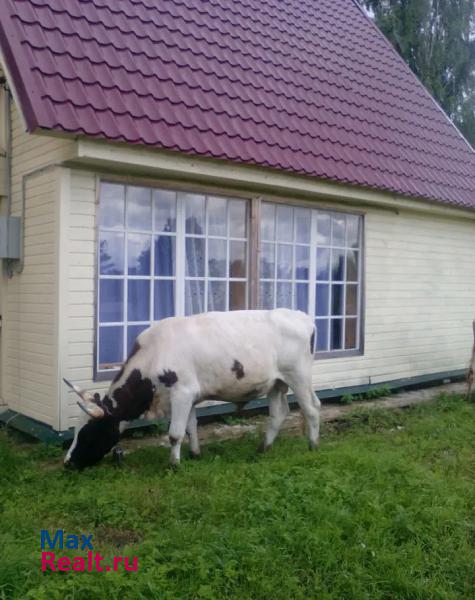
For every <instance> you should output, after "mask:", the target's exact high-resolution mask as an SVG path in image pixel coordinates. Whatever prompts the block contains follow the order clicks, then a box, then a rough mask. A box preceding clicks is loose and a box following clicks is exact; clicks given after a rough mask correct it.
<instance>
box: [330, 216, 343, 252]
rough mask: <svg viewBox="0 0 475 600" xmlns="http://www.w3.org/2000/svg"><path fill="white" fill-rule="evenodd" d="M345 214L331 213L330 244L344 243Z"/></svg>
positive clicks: (338, 244)
mask: <svg viewBox="0 0 475 600" xmlns="http://www.w3.org/2000/svg"><path fill="white" fill-rule="evenodd" d="M345 227H346V220H345V215H332V246H344V245H345Z"/></svg>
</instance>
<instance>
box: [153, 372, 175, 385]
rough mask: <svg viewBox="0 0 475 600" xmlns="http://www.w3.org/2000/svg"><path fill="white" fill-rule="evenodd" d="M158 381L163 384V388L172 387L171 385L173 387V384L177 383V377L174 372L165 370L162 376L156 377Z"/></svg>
mask: <svg viewBox="0 0 475 600" xmlns="http://www.w3.org/2000/svg"><path fill="white" fill-rule="evenodd" d="M158 380H159V381H160V382H161V383H163V385H164V386H165V387H172V385H175V383H176V382H177V381H178V376H177V374H176V373H175V371H170V369H167V370H166V371H164V372H163V374H162V375H159V376H158Z"/></svg>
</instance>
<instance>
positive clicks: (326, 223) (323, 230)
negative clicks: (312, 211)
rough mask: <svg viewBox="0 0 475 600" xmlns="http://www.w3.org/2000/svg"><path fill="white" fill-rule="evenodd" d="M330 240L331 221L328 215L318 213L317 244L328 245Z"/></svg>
mask: <svg viewBox="0 0 475 600" xmlns="http://www.w3.org/2000/svg"><path fill="white" fill-rule="evenodd" d="M330 242H331V221H330V215H325V214H322V213H319V214H318V219H317V244H318V245H319V246H329V245H330Z"/></svg>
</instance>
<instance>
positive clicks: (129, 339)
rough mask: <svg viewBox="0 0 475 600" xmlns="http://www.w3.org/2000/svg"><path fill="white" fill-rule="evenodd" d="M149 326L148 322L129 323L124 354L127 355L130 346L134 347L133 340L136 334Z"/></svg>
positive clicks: (130, 348)
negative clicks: (139, 323) (142, 323)
mask: <svg viewBox="0 0 475 600" xmlns="http://www.w3.org/2000/svg"><path fill="white" fill-rule="evenodd" d="M148 327H150V323H146V324H145V325H130V326H129V327H127V349H126V354H127V356H129V354H130V352H131V350H132V348H133V347H134V343H135V340H136V339H137V336H138V335H140V334H141V333H142V331H145V329H147V328H148Z"/></svg>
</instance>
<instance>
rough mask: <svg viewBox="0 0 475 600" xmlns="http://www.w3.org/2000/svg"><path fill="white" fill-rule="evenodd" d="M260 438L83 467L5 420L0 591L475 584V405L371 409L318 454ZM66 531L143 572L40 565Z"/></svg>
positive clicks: (50, 595) (38, 596)
mask: <svg viewBox="0 0 475 600" xmlns="http://www.w3.org/2000/svg"><path fill="white" fill-rule="evenodd" d="M256 443H257V440H256V438H255V437H252V436H248V437H245V438H244V439H242V440H238V441H229V442H221V443H219V444H213V445H210V446H206V447H205V448H204V453H203V458H202V459H201V460H200V461H188V460H185V461H184V462H183V463H182V466H181V467H180V469H179V471H178V472H171V471H169V470H168V469H167V468H166V465H167V460H168V452H167V450H166V449H163V448H144V449H140V450H137V451H136V452H134V453H131V454H130V455H127V456H126V458H125V464H124V466H123V468H121V469H117V468H114V467H113V466H112V463H111V460H110V459H107V460H104V461H103V463H102V464H101V465H100V466H98V467H96V468H93V469H89V470H87V471H84V472H83V473H74V472H67V471H64V470H63V469H62V467H61V465H60V463H59V461H60V460H61V453H60V452H59V450H58V449H55V448H48V447H45V446H41V445H33V444H25V443H21V444H20V443H18V440H16V439H12V437H11V436H7V434H6V433H5V432H4V431H2V432H0V599H6V598H19V599H20V598H21V599H22V600H28V599H33V600H42V599H48V600H50V599H52V600H54V599H61V600H67V599H75V600H82V599H84V600H94V599H96V598H98V599H102V598H104V599H107V600H114V599H116V598H117V599H119V598H120V599H124V598H125V599H128V598H131V599H153V598H156V599H160V600H168V599H170V600H182V599H191V598H193V599H194V598H196V599H217V600H221V599H224V598H236V599H238V598H239V599H240V600H247V599H249V600H251V599H252V600H260V599H262V600H270V599H272V600H274V599H275V600H280V599H282V600H293V599H302V600H303V599H306V600H314V599H315V600H316V599H318V600H327V599H338V600H346V599H353V598H357V599H360V598H361V599H363V598H364V599H368V600H377V599H385V600H392V599H395V600H403V599H411V600H412V599H419V598H420V599H421V600H426V599H453V598H470V599H472V598H473V597H474V589H475V577H474V573H475V522H474V507H475V485H474V481H475V452H474V450H475V406H474V405H470V404H466V403H464V402H462V400H461V399H460V398H457V397H444V398H441V399H439V400H438V401H437V402H436V403H434V404H431V405H425V406H421V407H416V408H413V409H411V410H408V411H406V412H388V411H382V410H378V411H369V410H366V411H361V410H360V411H359V412H357V413H355V414H354V415H353V417H352V418H351V419H350V420H349V421H347V422H343V423H337V424H335V425H333V426H328V427H327V428H326V429H324V432H323V438H322V446H321V449H320V450H319V451H318V452H310V451H308V450H307V447H306V442H305V441H304V440H303V439H302V438H293V437H286V436H281V437H279V438H278V440H277V442H276V444H275V446H274V447H273V448H272V449H271V450H270V452H269V453H268V454H266V455H263V456H260V455H259V456H256V454H255V452H254V450H255V446H256ZM58 528H61V529H64V530H66V531H67V532H71V533H86V534H91V533H92V534H94V542H95V547H94V550H95V551H101V554H103V555H105V556H106V557H108V558H110V557H111V556H113V555H114V554H119V555H123V556H138V559H139V569H138V572H136V573H123V572H111V573H94V574H82V573H42V572H41V571H40V530H41V529H49V530H51V531H53V530H55V529H58ZM67 554H69V555H76V554H81V553H80V552H77V551H76V552H74V551H68V552H67Z"/></svg>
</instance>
